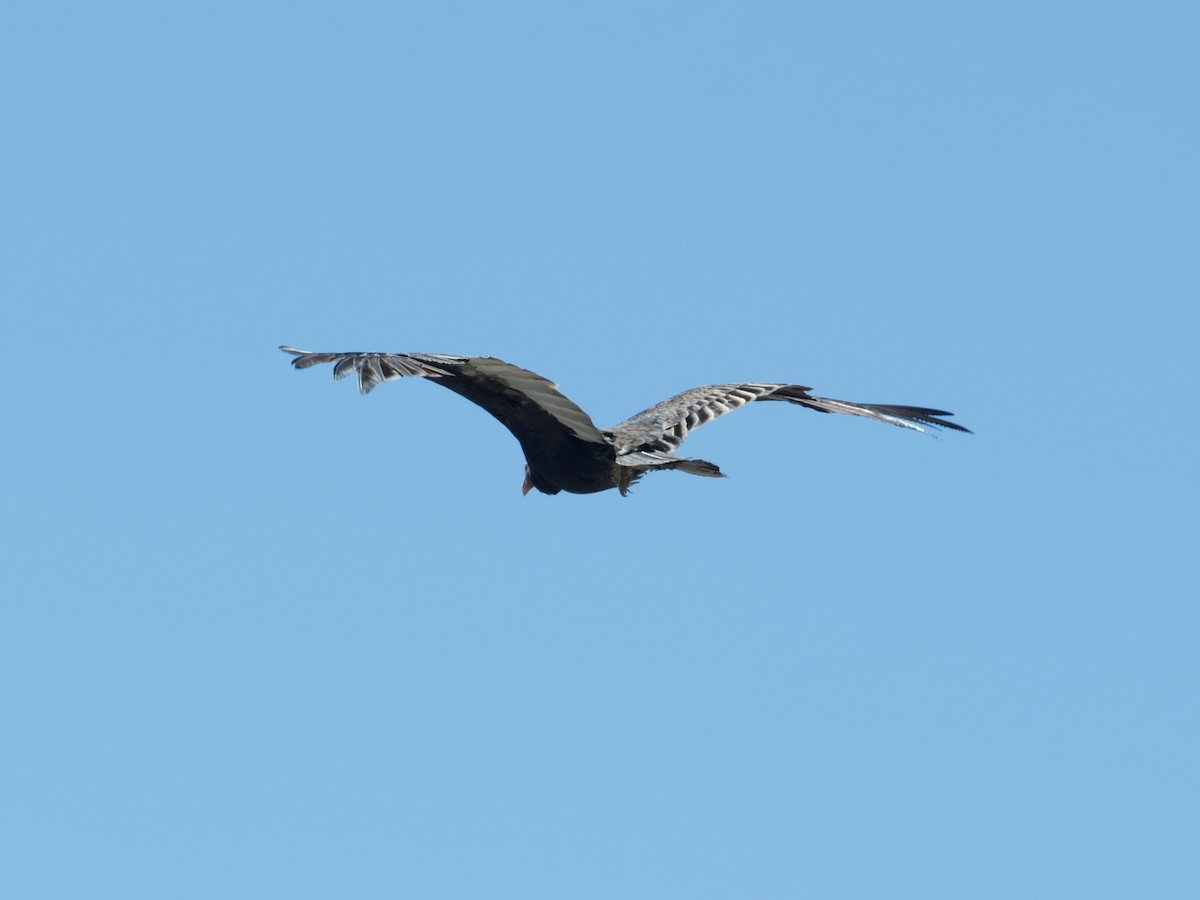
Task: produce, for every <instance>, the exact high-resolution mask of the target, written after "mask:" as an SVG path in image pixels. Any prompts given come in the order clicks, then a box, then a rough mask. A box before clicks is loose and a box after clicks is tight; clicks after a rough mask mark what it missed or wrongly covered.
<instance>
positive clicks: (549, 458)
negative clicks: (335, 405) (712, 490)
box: [279, 347, 969, 494]
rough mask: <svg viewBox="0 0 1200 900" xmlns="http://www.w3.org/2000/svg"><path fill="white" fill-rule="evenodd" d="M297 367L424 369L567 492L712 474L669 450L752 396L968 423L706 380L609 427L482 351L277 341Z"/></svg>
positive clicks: (937, 413)
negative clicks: (321, 349)
mask: <svg viewBox="0 0 1200 900" xmlns="http://www.w3.org/2000/svg"><path fill="white" fill-rule="evenodd" d="M279 349H280V350H282V351H283V352H285V353H290V354H292V356H294V357H295V359H293V360H292V365H294V366H295V367H296V368H297V369H306V368H308V367H309V366H316V365H320V364H321V363H333V376H334V377H335V378H344V377H345V376H347V375H349V374H350V373H351V372H353V373H355V374H356V375H357V376H358V389H359V391H360V392H362V393H364V394H366V393H368V392H369V391H370V390H371V389H372V388H373V387H375V386H376V385H377V384H379V383H380V382H381V381H394V380H396V379H398V378H403V377H405V376H410V377H415V378H430V379H433V380H434V381H435V382H437V383H438V384H440V385H442V386H443V387H446V388H449V389H450V390H452V391H454V392H455V393H456V394H461V395H462V396H464V397H466V398H467V399H468V400H470V401H472V402H473V403H476V404H478V405H479V406H482V407H483V408H484V409H485V410H487V411H488V412H489V413H491V414H492V415H493V416H495V417H496V418H497V419H499V420H500V422H501V424H503V425H504V427H505V428H507V429H508V430H509V431H510V432H512V435H513V437H515V438H516V439H517V441H518V442H519V443H520V445H521V449H522V450H523V451H524V452H525V482H524V484H523V485H522V487H521V491H522V493H526V494H527V493H529V491H530V489H531V488H537V489H538V490H539V491H541V492H542V493H543V494H557V493H558V492H559V491H567V492H569V493H572V494H594V493H596V492H597V491H607V490H609V489H611V488H616V489H617V490H619V491H620V492H621V493H622V494H624V493H626V492H627V491H628V490H629V487H630V485H632V484H633V483H634V482H635V481H637V480H638V479H639V478H641V477H642V475H644V474H645V473H646V472H653V471H658V470H665V469H676V470H678V471H681V472H688V473H690V474H692V475H704V476H708V477H719V476H720V475H721V470H720V469H719V468H717V466H716V465H715V464H713V463H710V462H707V461H705V460H702V459H689V458H687V457H682V456H675V455H674V451H676V450H678V449H679V445H680V444H682V443H683V442H684V440H685V439H686V438H687V436H688V433H689V432H690V431H691V430H692V429H694V428H699V427H700V426H701V425H704V424H705V423H707V422H711V421H712V420H713V419H716V418H718V417H720V416H723V415H725V413H727V412H732V411H733V410H735V409H738V408H739V407H742V406H745V405H746V404H747V403H751V402H752V401H755V400H779V401H784V402H787V403H794V404H796V405H797V406H803V407H807V408H808V409H813V410H816V411H817V412H825V413H844V414H847V415H851V416H863V417H865V418H868V419H876V420H878V421H880V422H888V423H890V424H892V425H899V426H900V427H901V428H911V429H913V430H915V431H922V432H923V431H925V429H924V428H922V427H921V426H922V425H929V426H933V427H940V428H950V429H953V430H954V431H966V432H968V433H969V429H966V428H964V427H963V426H961V425H959V424H957V423H955V422H949V421H946V416H949V415H952V414H951V413H948V412H945V411H944V410H940V409H927V408H925V407H923V406H895V405H892V404H885V403H847V402H846V401H844V400H831V399H829V398H828V397H814V396H812V394H810V393H809V391H810V390H811V388H806V387H802V386H801V385H798V384H758V383H753V382H751V383H745V384H714V385H709V386H707V387H698V388H692V389H691V390H690V391H684V392H683V393H682V394H676V395H675V396H674V397H671V398H669V399H667V400H664V401H662V403H658V404H655V405H654V406H652V407H650V408H649V409H647V410H643V411H642V412H640V413H638V414H637V415H635V416H631V417H630V418H628V419H626V420H625V421H624V422H621V423H620V424H619V425H614V426H613V427H612V428H604V429H601V428H597V427H596V426H595V424H594V423H593V422H592V420H591V418H590V417H589V416H588V414H587V413H585V412H584V411H583V410H582V409H580V408H579V407H578V406H576V405H575V404H574V403H572V402H571V401H570V400H568V399H567V398H566V397H565V396H563V395H562V394H561V393H559V391H558V387H557V385H555V384H553V383H551V382H550V381H548V380H546V379H545V378H543V377H542V376H541V375H538V374H536V373H534V372H530V371H529V370H528V369H522V368H519V367H517V366H514V365H510V364H509V363H506V362H504V361H502V360H499V359H494V358H493V357H490V356H447V355H445V354H441V353H309V352H308V351H305V350H297V349H295V348H294V347H280V348H279Z"/></svg>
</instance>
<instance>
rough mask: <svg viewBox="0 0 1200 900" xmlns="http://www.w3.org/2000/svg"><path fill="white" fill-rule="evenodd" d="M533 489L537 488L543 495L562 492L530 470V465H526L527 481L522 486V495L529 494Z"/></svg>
mask: <svg viewBox="0 0 1200 900" xmlns="http://www.w3.org/2000/svg"><path fill="white" fill-rule="evenodd" d="M533 488H537V489H538V490H539V491H541V492H542V493H543V494H557V493H558V492H559V491H560V490H561V488H557V487H555V486H554V485H552V484H550V482H548V481H546V479H544V478H542V476H541V475H539V474H538V473H537V472H535V471H533V469H531V468H529V463H525V481H524V482H522V484H521V493H522V494H528V493H529V492H530V490H532V489H533Z"/></svg>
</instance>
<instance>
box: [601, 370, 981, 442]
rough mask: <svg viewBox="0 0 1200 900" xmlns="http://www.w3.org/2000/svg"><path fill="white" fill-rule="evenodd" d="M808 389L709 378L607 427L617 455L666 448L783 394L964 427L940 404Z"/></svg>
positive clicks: (845, 409)
mask: <svg viewBox="0 0 1200 900" xmlns="http://www.w3.org/2000/svg"><path fill="white" fill-rule="evenodd" d="M810 390H812V389H811V388H806V387H803V386H801V385H798V384H714V385H709V386H707V387H698V388H692V389H691V390H690V391H684V392H683V393H682V394H676V395H675V396H674V397H671V398H669V399H667V400H664V401H663V402H662V403H658V404H656V405H654V406H652V407H650V408H649V409H647V410H643V411H642V412H640V413H638V414H637V415H636V416H631V417H630V418H628V419H626V420H625V421H624V422H622V423H621V424H619V425H616V426H614V427H612V428H610V429H608V433H609V434H611V435H612V437H613V442H614V445H615V447H616V451H617V455H618V457H620V456H621V455H622V454H627V453H636V452H640V451H661V452H665V453H670V452H672V451H674V450H677V449H678V448H679V445H680V444H682V443H683V442H684V440H685V439H686V438H687V436H688V434H689V433H690V432H691V431H692V430H693V429H695V428H699V427H700V426H701V425H704V424H705V423H707V422H711V421H712V420H713V419H716V418H718V417H720V416H723V415H725V413H727V412H733V410H735V409H738V408H740V407H742V406H745V405H746V404H747V403H751V402H753V401H755V400H782V401H785V402H787V403H795V404H797V405H798V406H805V407H807V408H809V409H815V410H817V411H818V412H826V413H845V414H847V415H851V416H864V417H866V418H868V419H875V420H877V421H880V422H888V423H890V424H892V425H899V426H900V427H901V428H911V429H914V430H916V431H921V432H924V431H925V429H924V428H922V427H921V426H922V425H930V426H934V427H940V428H951V429H953V430H955V431H968V429H966V428H963V426H961V425H958V424H957V423H955V422H947V421H946V420H945V418H944V417H945V416H949V415H952V413H948V412H945V411H944V410H940V409H927V408H925V407H923V406H896V405H893V404H887V403H848V402H846V401H844V400H831V399H829V398H828V397H814V396H812V395H811V394H810V393H809V391H810Z"/></svg>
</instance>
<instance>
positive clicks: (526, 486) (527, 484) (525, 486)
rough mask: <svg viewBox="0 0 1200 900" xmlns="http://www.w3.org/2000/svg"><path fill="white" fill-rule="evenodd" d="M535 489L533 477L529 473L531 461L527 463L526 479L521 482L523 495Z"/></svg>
mask: <svg viewBox="0 0 1200 900" xmlns="http://www.w3.org/2000/svg"><path fill="white" fill-rule="evenodd" d="M532 489H533V478H532V477H531V476H530V474H529V463H525V481H524V482H523V483H522V484H521V496H522V497H523V496H525V495H526V494H528V493H529V492H530V491H531V490H532Z"/></svg>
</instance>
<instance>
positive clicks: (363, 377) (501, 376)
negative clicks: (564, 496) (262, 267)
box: [279, 347, 614, 477]
mask: <svg viewBox="0 0 1200 900" xmlns="http://www.w3.org/2000/svg"><path fill="white" fill-rule="evenodd" d="M279 349H280V350H282V351H284V352H285V353H290V354H292V355H293V356H294V357H295V359H293V360H292V365H294V366H295V367H296V368H297V369H306V368H308V367H309V366H315V365H320V364H321V363H333V375H334V377H335V378H344V377H345V376H347V375H349V374H350V373H351V372H354V373H355V374H357V376H358V389H359V391H361V392H362V393H364V394H365V393H367V392H369V391H370V390H371V389H372V388H374V387H375V386H376V385H377V384H379V383H380V382H382V381H394V380H396V379H398V378H403V377H405V376H412V377H418V378H429V379H431V380H433V381H435V382H437V383H438V384H440V385H442V386H443V387H446V388H449V389H450V390H452V391H454V392H455V393H456V394H460V395H461V396H463V397H466V398H467V399H468V400H470V401H471V402H472V403H475V404H477V405H479V406H482V407H483V408H484V409H486V410H487V411H488V412H489V413H491V414H492V415H493V416H495V417H496V418H497V419H498V420H499V421H500V422H501V423H502V424H503V425H504V427H505V428H507V429H508V430H509V431H511V432H512V434H513V436H514V437H515V438H516V439H517V440H518V441H519V442H520V443H521V448H522V449H523V450H524V451H525V457H526V459H527V460H528V461H529V463H530V465H531V466H533V467H534V468H535V469H538V470H539V471H542V470H545V471H543V474H545V475H547V476H550V477H553V475H554V474H555V472H556V471H557V469H558V468H560V467H568V468H569V467H571V466H578V467H581V468H582V469H583V470H588V469H589V468H594V467H596V466H597V464H598V463H604V464H605V465H606V466H611V465H612V461H613V458H614V454H613V450H612V447H611V445H610V444H609V442H608V441H607V440H606V439H605V437H604V435H603V434H601V433H600V430H599V429H598V428H596V426H595V424H593V422H592V420H591V418H589V417H588V414H587V413H585V412H584V411H583V410H582V409H580V408H579V407H578V406H576V405H575V404H574V403H572V402H571V401H570V400H568V399H567V398H566V397H564V396H563V395H562V394H561V393H559V391H558V387H557V386H556V385H555V384H553V383H552V382H550V381H548V380H547V379H545V378H543V377H542V376H541V375H538V374H536V373H534V372H530V371H529V370H528V369H522V368H518V367H517V366H514V365H510V364H509V363H506V362H504V361H503V360H499V359H494V358H493V357H490V356H447V355H444V354H440V353H309V352H307V351H305V350H297V349H295V348H294V347H280V348H279ZM607 471H608V470H607V468H606V469H605V472H606V473H607Z"/></svg>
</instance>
